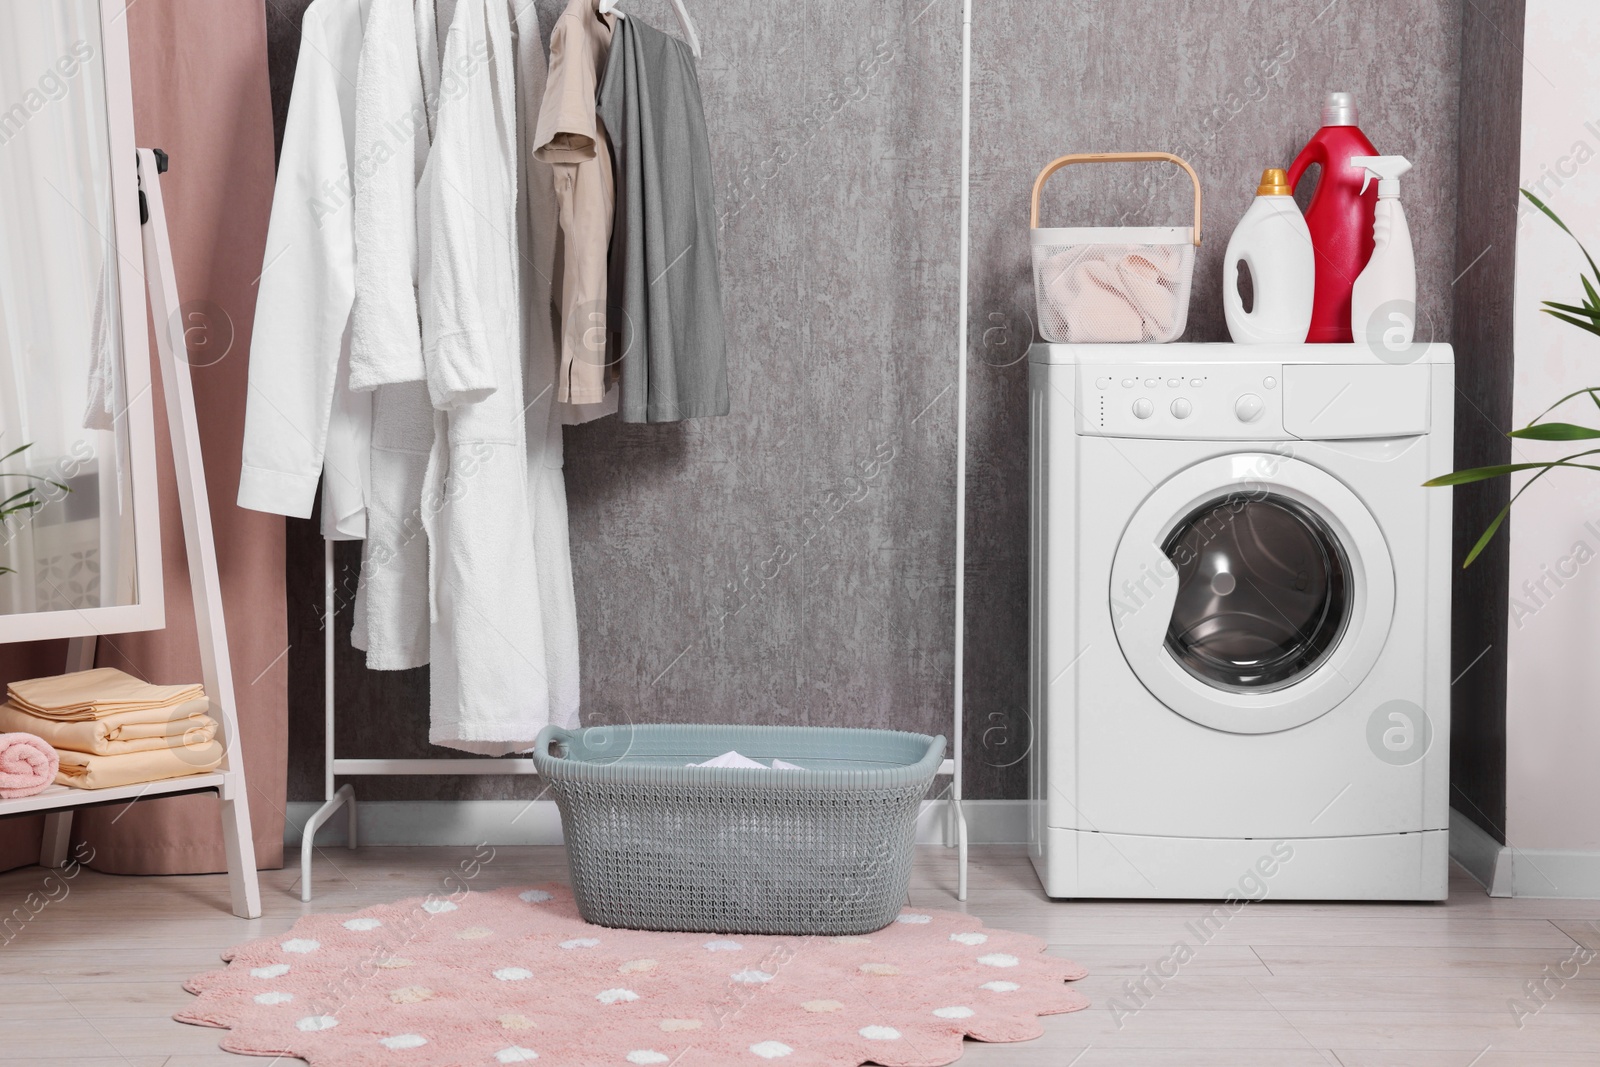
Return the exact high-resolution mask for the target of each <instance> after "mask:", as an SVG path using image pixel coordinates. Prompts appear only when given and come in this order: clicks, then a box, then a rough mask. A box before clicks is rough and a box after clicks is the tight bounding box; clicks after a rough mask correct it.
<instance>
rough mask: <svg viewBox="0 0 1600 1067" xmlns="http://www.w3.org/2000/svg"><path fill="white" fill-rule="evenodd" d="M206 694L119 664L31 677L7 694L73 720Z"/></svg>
mask: <svg viewBox="0 0 1600 1067" xmlns="http://www.w3.org/2000/svg"><path fill="white" fill-rule="evenodd" d="M205 694H206V691H205V688H204V687H203V686H200V685H151V684H150V683H148V682H141V681H140V680H139V679H137V678H135V677H133V676H132V675H130V674H124V673H123V672H122V671H119V670H117V669H116V668H115V667H97V668H95V669H94V670H92V671H78V672H77V673H75V674H58V675H54V676H52V677H49V678H30V679H28V680H26V681H22V682H12V683H11V684H10V685H8V686H6V696H7V697H9V698H10V700H11V703H13V704H15V705H16V706H17V707H19V708H21V709H22V710H24V711H31V712H32V713H33V714H35V715H40V716H43V717H44V718H47V719H59V720H64V721H69V722H86V721H90V720H94V719H103V718H105V717H106V716H108V715H118V714H124V713H127V712H135V711H153V710H157V709H161V708H170V707H174V706H176V705H178V704H182V703H185V702H187V701H190V700H198V699H200V698H201V697H203V696H205Z"/></svg>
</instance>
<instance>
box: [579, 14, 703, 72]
mask: <svg viewBox="0 0 1600 1067" xmlns="http://www.w3.org/2000/svg"><path fill="white" fill-rule="evenodd" d="M617 3H618V0H600V14H602V15H615V16H617V18H619V19H625V18H627V17H628V14H627V12H625V11H622V10H619V9H618V8H617ZM671 3H672V10H673V13H674V14H676V15H677V16H678V25H679V26H680V27H682V28H683V37H684V40H686V41H687V42H688V43H689V51H691V52H693V53H694V57H695V58H696V59H699V58H700V34H698V33H696V32H695V28H694V20H693V19H691V18H690V17H689V9H688V8H687V7H685V6H684V4H683V0H671Z"/></svg>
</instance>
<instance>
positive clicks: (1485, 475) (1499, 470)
mask: <svg viewBox="0 0 1600 1067" xmlns="http://www.w3.org/2000/svg"><path fill="white" fill-rule="evenodd" d="M1555 465H1556V461H1555V460H1551V461H1549V462H1547V463H1497V464H1495V465H1494V466H1492V467H1472V468H1469V469H1468V470H1464V471H1451V472H1450V473H1449V474H1441V475H1439V477H1437V478H1429V479H1428V480H1427V481H1425V482H1423V483H1422V484H1423V486H1424V487H1426V488H1429V489H1437V488H1439V487H1440V486H1446V485H1469V484H1471V483H1472V482H1486V481H1488V480H1489V479H1490V478H1504V477H1505V476H1506V475H1508V474H1515V473H1517V472H1518V471H1531V470H1539V469H1540V468H1543V467H1553V466H1555Z"/></svg>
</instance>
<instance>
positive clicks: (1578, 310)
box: [1543, 278, 1600, 322]
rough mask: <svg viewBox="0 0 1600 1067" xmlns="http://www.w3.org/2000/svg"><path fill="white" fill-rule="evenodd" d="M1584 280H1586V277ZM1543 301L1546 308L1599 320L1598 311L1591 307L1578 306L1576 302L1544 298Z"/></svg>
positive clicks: (1599, 314)
mask: <svg viewBox="0 0 1600 1067" xmlns="http://www.w3.org/2000/svg"><path fill="white" fill-rule="evenodd" d="M1584 280H1585V281H1588V279H1587V278H1585V279H1584ZM1543 303H1544V306H1545V307H1547V308H1555V309H1556V310H1557V311H1565V312H1568V313H1570V314H1573V315H1581V316H1583V317H1584V318H1586V319H1592V320H1594V321H1596V322H1600V311H1596V310H1594V309H1593V308H1590V307H1578V306H1577V305H1576V304H1558V303H1556V302H1555V301H1554V300H1545V301H1543Z"/></svg>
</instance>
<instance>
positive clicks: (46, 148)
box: [0, 0, 139, 614]
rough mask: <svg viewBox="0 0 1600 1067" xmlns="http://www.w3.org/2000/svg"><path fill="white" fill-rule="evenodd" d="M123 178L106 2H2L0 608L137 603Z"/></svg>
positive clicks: (6, 611) (0, 610) (54, 608)
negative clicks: (118, 242)
mask: <svg viewBox="0 0 1600 1067" xmlns="http://www.w3.org/2000/svg"><path fill="white" fill-rule="evenodd" d="M111 188H112V184H111V167H110V158H109V140H108V134H107V112H106V94H105V72H104V65H103V62H102V46H101V37H100V10H99V4H98V3H97V2H96V0H0V457H3V458H0V502H3V503H0V513H3V514H0V614H17V613H24V612H41V611H60V610H65V609H73V608H95V607H110V606H115V605H123V604H132V603H136V602H137V600H138V590H137V589H136V588H135V566H134V558H133V553H134V536H133V493H132V486H131V480H130V470H129V462H128V431H127V419H126V418H125V417H124V413H125V411H126V408H127V404H128V399H129V398H128V397H127V396H126V395H125V394H126V390H125V388H124V384H123V383H124V380H125V379H124V375H123V362H122V360H123V355H122V350H123V344H122V341H123V336H122V316H121V309H120V306H119V299H120V293H119V289H118V253H117V250H116V247H115V228H114V226H113V220H112V193H111ZM123 254H124V255H128V254H131V255H133V256H135V257H137V256H138V255H139V250H138V249H131V250H124V251H123Z"/></svg>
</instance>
